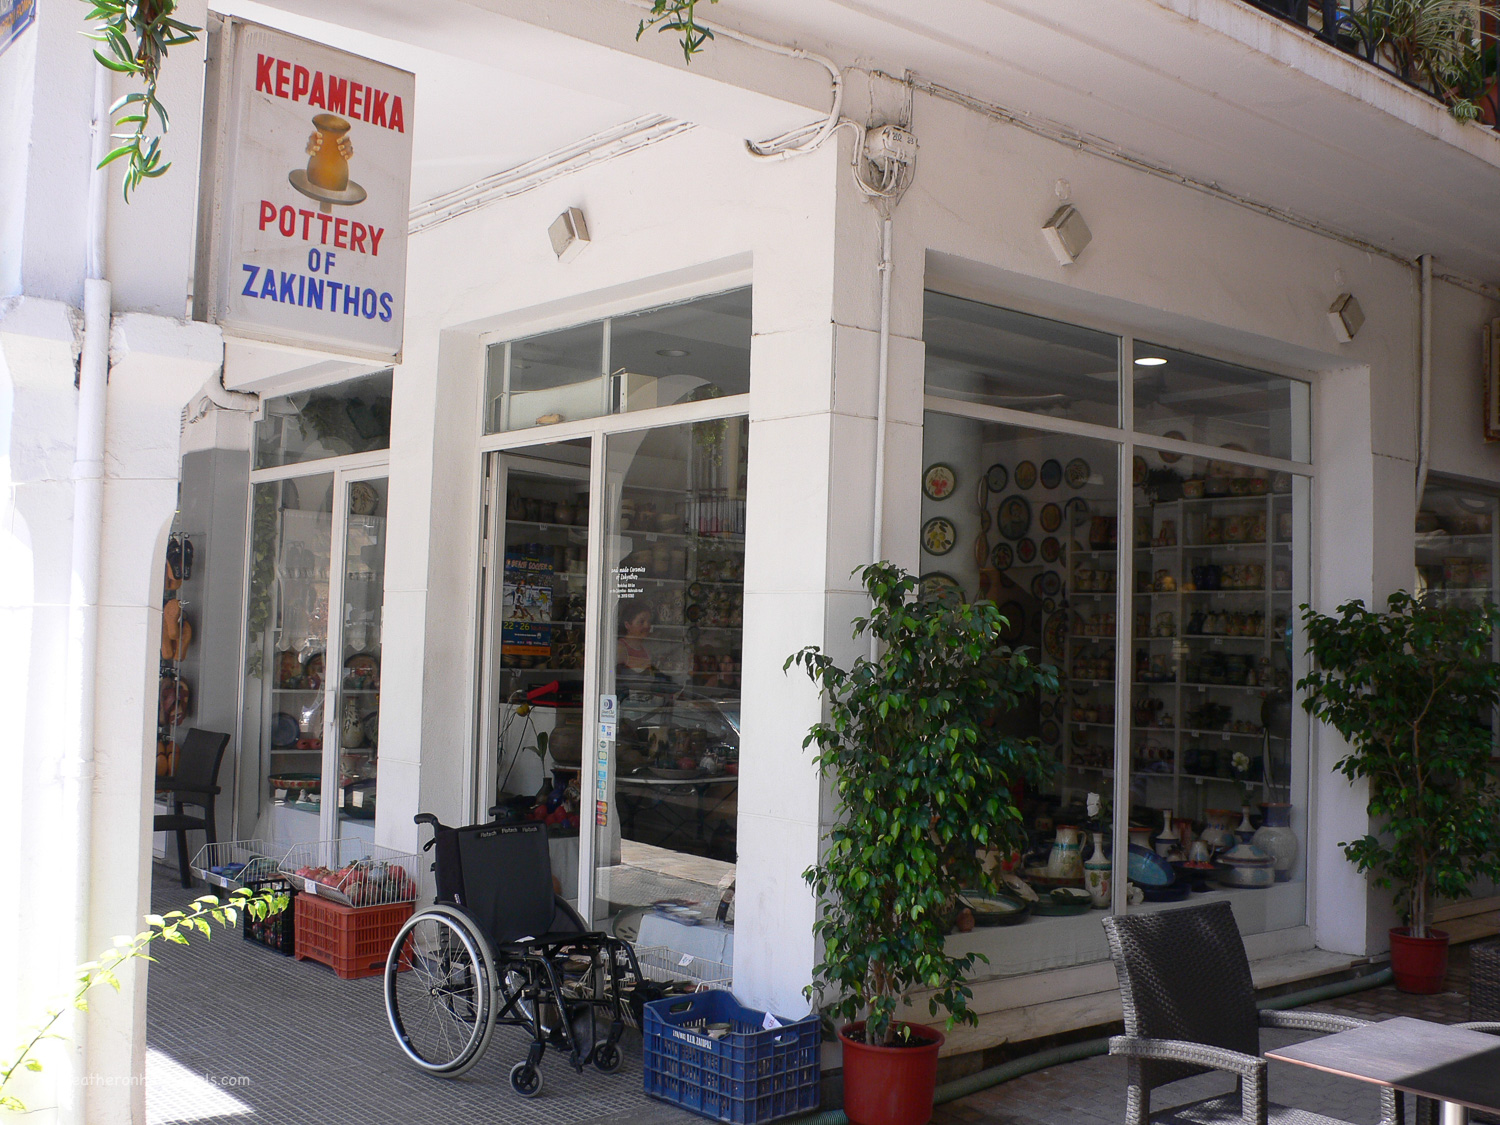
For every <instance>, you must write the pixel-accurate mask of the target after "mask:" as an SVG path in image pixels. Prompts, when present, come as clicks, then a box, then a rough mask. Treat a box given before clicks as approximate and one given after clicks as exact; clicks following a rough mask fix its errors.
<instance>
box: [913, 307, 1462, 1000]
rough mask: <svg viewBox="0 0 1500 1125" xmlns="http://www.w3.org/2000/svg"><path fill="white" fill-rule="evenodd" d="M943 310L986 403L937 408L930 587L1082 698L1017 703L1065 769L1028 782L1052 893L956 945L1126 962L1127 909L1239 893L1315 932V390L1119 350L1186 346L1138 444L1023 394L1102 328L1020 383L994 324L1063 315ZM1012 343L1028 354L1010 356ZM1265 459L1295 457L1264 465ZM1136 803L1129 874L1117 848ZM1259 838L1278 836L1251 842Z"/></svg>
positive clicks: (1065, 379)
mask: <svg viewBox="0 0 1500 1125" xmlns="http://www.w3.org/2000/svg"><path fill="white" fill-rule="evenodd" d="M959 304H961V305H970V304H972V303H971V302H961V303H959ZM927 307H928V309H929V312H931V311H933V310H934V309H936V310H939V311H940V312H941V313H942V316H941V324H940V326H939V335H940V338H941V341H942V343H941V346H940V347H939V348H937V349H934V347H933V346H932V344H931V343H929V345H928V388H927V389H928V392H929V394H930V395H937V396H939V397H943V398H949V399H959V398H962V399H963V401H952V402H951V404H949V405H944V406H943V407H941V408H936V407H935V408H934V409H931V410H929V411H928V412H927V414H926V418H925V430H924V450H925V453H926V456H925V458H924V461H923V481H922V495H923V499H922V521H921V559H922V564H921V577H922V589H923V591H924V594H925V595H927V596H939V595H943V594H950V595H953V596H959V597H962V598H963V599H964V600H966V601H974V600H980V599H988V600H991V601H994V602H995V603H996V604H997V605H998V606H999V607H1000V608H1001V610H1002V612H1003V614H1004V615H1005V616H1006V618H1007V619H1008V621H1009V622H1010V630H1011V635H1010V637H1009V638H1008V639H1009V640H1010V641H1011V642H1012V643H1014V644H1020V645H1025V646H1028V647H1030V648H1032V649H1033V650H1035V652H1036V654H1037V655H1038V656H1039V658H1041V659H1043V660H1045V661H1046V662H1048V663H1050V664H1052V665H1053V666H1054V667H1056V668H1057V670H1058V675H1059V681H1060V690H1059V692H1058V693H1057V694H1056V695H1054V696H1043V697H1040V698H1038V699H1036V700H1033V701H1031V702H1029V703H1028V704H1027V705H1026V706H1025V707H1023V708H1021V709H1018V710H1017V711H1016V712H1014V713H1012V714H1010V715H1006V716H997V719H996V725H997V729H1005V730H1007V732H1010V733H1017V734H1023V735H1028V736H1031V737H1035V738H1037V739H1038V740H1039V741H1040V743H1041V745H1042V746H1043V747H1044V748H1045V749H1047V750H1049V751H1050V752H1051V753H1052V755H1053V756H1054V758H1055V761H1056V769H1055V772H1054V773H1053V776H1052V779H1051V781H1050V782H1049V783H1048V784H1047V785H1045V786H1042V787H1041V788H1039V789H1037V790H1035V791H1033V790H1030V789H1028V790H1026V791H1024V792H1023V793H1022V794H1021V795H1020V802H1021V806H1022V813H1023V816H1024V818H1025V820H1026V823H1027V826H1028V829H1029V834H1030V845H1029V847H1028V848H1027V849H1026V850H1025V851H1024V852H1022V853H1019V854H1016V855H1012V856H1007V857H1000V858H1001V863H1002V866H1004V867H1006V868H1009V869H1010V871H1009V877H1008V882H1009V883H1010V887H1011V889H1012V890H1013V891H1015V892H1016V893H1018V894H1020V895H1022V896H1023V897H1027V898H1031V901H1032V905H1031V907H1030V910H1029V913H1028V915H1027V918H1026V921H1025V922H1024V923H1023V924H1021V925H1017V926H1012V927H1007V928H1005V929H1004V930H997V931H992V932H988V933H986V934H985V935H982V936H980V937H976V936H974V935H970V936H968V937H964V938H956V939H955V940H957V941H961V942H967V943H970V944H975V943H977V945H975V947H976V948H981V947H984V948H988V947H991V946H993V947H995V948H996V949H997V951H998V952H999V958H995V957H992V961H994V962H995V963H996V964H1004V965H1005V969H1004V970H1003V971H1004V972H1005V973H1015V972H1028V971H1035V970H1038V969H1046V968H1053V967H1060V966H1063V965H1068V964H1075V963H1079V962H1084V961H1089V960H1096V959H1102V958H1103V957H1105V956H1106V955H1107V952H1106V948H1105V944H1104V937H1103V932H1102V927H1100V925H1099V921H1098V919H1099V916H1100V913H1101V912H1102V911H1103V910H1105V909H1115V908H1123V909H1126V910H1134V909H1142V910H1156V909H1170V908H1171V906H1172V905H1173V904H1174V903H1186V902H1190V901H1202V900H1204V899H1206V898H1207V899H1212V898H1219V897H1227V898H1229V899H1230V900H1231V901H1233V902H1234V905H1235V914H1236V917H1237V918H1238V919H1239V922H1240V925H1241V929H1242V931H1243V932H1245V933H1247V934H1253V933H1260V932H1265V931H1271V930H1278V929H1284V928H1287V927H1290V926H1296V925H1300V924H1302V922H1303V921H1304V920H1305V917H1306V878H1305V871H1306V856H1305V854H1304V850H1303V845H1305V841H1306V840H1307V819H1306V812H1307V809H1306V794H1307V771H1308V759H1307V720H1306V717H1305V716H1304V715H1302V713H1301V712H1300V710H1298V709H1296V708H1294V707H1293V705H1292V702H1293V701H1292V685H1293V684H1294V683H1295V681H1296V679H1297V677H1298V675H1299V674H1300V671H1299V669H1300V665H1301V657H1300V651H1301V647H1300V641H1299V640H1298V639H1297V636H1296V634H1297V631H1298V629H1299V628H1300V624H1299V622H1298V621H1297V619H1296V614H1295V607H1296V606H1297V605H1299V604H1301V603H1302V602H1304V601H1306V600H1308V588H1307V579H1306V562H1307V549H1306V545H1307V542H1308V538H1309V530H1308V527H1307V525H1306V520H1307V511H1308V497H1309V495H1310V480H1309V477H1308V476H1307V475H1306V469H1305V467H1303V466H1300V465H1298V464H1297V463H1296V461H1295V458H1299V457H1300V458H1303V459H1305V458H1306V448H1305V441H1306V434H1307V433H1308V402H1309V395H1308V393H1307V388H1306V386H1305V385H1302V384H1293V381H1291V380H1288V379H1285V378H1283V377H1280V376H1275V375H1267V374H1264V373H1257V372H1250V371H1247V370H1246V369H1244V368H1239V367H1234V366H1233V365H1228V364H1219V363H1218V362H1217V361H1212V360H1201V359H1200V358H1199V357H1191V356H1188V355H1187V353H1183V352H1175V351H1169V350H1167V349H1160V348H1151V347H1145V346H1142V347H1140V348H1139V349H1138V350H1135V351H1134V352H1132V351H1130V350H1129V342H1128V341H1124V342H1121V341H1115V340H1114V338H1109V339H1110V340H1111V341H1112V342H1111V343H1110V344H1109V345H1108V346H1105V345H1101V344H1099V343H1097V341H1096V342H1094V343H1092V344H1091V345H1090V346H1091V347H1092V349H1093V354H1095V355H1096V356H1098V357H1100V358H1103V357H1104V356H1107V355H1109V354H1111V349H1112V348H1114V347H1116V346H1120V347H1123V348H1126V354H1125V356H1124V359H1125V361H1126V364H1127V366H1129V367H1131V368H1134V364H1133V363H1131V362H1130V361H1131V360H1132V359H1133V358H1135V357H1141V356H1144V357H1146V358H1160V357H1163V356H1165V357H1167V358H1168V360H1169V362H1168V363H1167V364H1148V365H1146V366H1145V368H1143V369H1138V370H1152V369H1155V370H1156V371H1157V372H1158V373H1160V374H1159V375H1158V376H1154V377H1153V378H1154V380H1155V381H1154V382H1153V383H1152V389H1151V391H1150V393H1148V394H1145V395H1142V394H1141V393H1140V391H1139V389H1137V398H1136V402H1135V409H1136V410H1137V411H1138V413H1136V414H1135V415H1134V417H1132V416H1131V409H1130V404H1128V403H1127V404H1126V407H1125V412H1124V414H1123V416H1122V418H1121V421H1122V422H1123V423H1124V424H1123V425H1121V426H1119V427H1118V428H1117V429H1114V437H1113V439H1108V438H1105V437H1090V438H1083V437H1081V436H1078V435H1076V434H1072V433H1068V432H1066V430H1067V428H1068V427H1067V424H1066V422H1065V423H1064V424H1063V425H1062V426H1059V427H1058V428H1056V429H1049V421H1048V419H1047V418H1044V417H1040V416H1038V415H1039V414H1040V413H1042V412H1041V411H1038V410H1036V409H1033V408H1032V407H1030V406H1024V405H1017V404H1018V403H1019V402H1020V401H1021V399H1022V398H1023V397H1024V394H1025V393H1026V392H1027V391H1029V389H1030V388H1032V387H1034V386H1042V385H1045V384H1046V378H1045V375H1046V371H1047V369H1048V366H1049V354H1052V353H1053V352H1054V351H1055V366H1056V369H1057V371H1058V379H1057V380H1056V383H1057V385H1059V386H1064V387H1066V386H1070V385H1072V382H1071V381H1074V380H1076V379H1077V377H1078V375H1079V366H1078V357H1079V346H1078V340H1079V339H1080V336H1079V335H1075V334H1072V333H1071V332H1070V331H1056V332H1053V331H1052V330H1050V329H1049V330H1048V332H1049V334H1048V335H1046V336H1043V335H1042V334H1040V333H1033V334H1032V335H1030V336H1029V337H1028V339H1029V340H1030V341H1031V343H1030V345H1029V346H1028V350H1027V352H1026V354H1027V365H1026V373H1025V378H1024V379H1011V378H1010V377H1009V376H1002V374H1001V373H1003V372H1005V371H1007V370H1009V369H1012V368H1013V367H1014V364H1013V363H1012V360H1011V357H1012V356H1013V355H1014V353H1015V349H1016V347H1017V345H1016V336H1015V332H1010V333H1008V334H1006V335H1004V336H998V335H996V334H995V332H994V329H993V326H994V325H996V324H1007V325H1009V326H1010V327H1011V328H1012V329H1015V327H1016V326H1017V325H1031V326H1035V325H1036V324H1041V325H1050V324H1051V323H1052V322H1047V321H1036V319H1035V318H1030V317H1024V318H1023V317H1018V316H1017V314H1009V313H1005V312H1004V310H990V311H989V312H988V313H986V314H984V315H981V314H979V313H973V312H970V313H969V314H968V323H970V324H972V325H975V326H976V327H975V329H974V331H973V332H972V334H971V335H970V336H969V337H964V336H963V335H962V334H959V333H956V331H955V325H956V324H958V323H960V322H959V321H958V320H956V319H955V318H954V317H952V316H951V315H949V310H951V309H952V308H954V307H955V305H954V302H953V299H952V298H941V299H939V298H937V297H936V296H935V295H932V294H929V296H928V306H927ZM1078 331H1079V332H1080V333H1082V331H1083V330H1078ZM1091 335H1095V336H1097V334H1091ZM1049 341H1051V343H1050V344H1049ZM990 348H1000V349H1004V351H1003V354H1000V355H997V356H995V357H993V358H990V357H989V356H988V351H987V350H988V349H990ZM958 355H964V356H966V357H968V358H967V359H966V360H965V361H964V365H958V364H956V362H955V357H956V356H958ZM1179 361H1180V362H1179ZM959 366H963V369H964V370H967V371H969V372H971V373H972V372H978V371H986V372H990V373H991V374H990V375H989V376H987V377H986V380H985V381H984V382H983V384H982V387H983V389H982V391H980V390H977V389H976V388H978V387H980V386H981V384H978V383H974V382H970V383H969V384H968V393H966V395H954V394H953V393H952V389H953V387H954V385H955V379H956V377H955V371H956V370H957V369H958V367H959ZM1162 372H1164V373H1162ZM1136 386H1137V388H1139V386H1140V381H1139V377H1137V381H1136ZM1007 395H1011V396H1013V398H1012V400H1011V401H1010V402H1008V403H1007V401H1006V399H1007ZM1075 401H1087V400H1081V399H1080V400H1075ZM1092 401H1093V402H1094V403H1095V405H1096V406H1097V405H1098V404H1099V403H1100V400H1099V399H1098V398H1095V399H1093V400H1092ZM967 402H976V403H982V404H984V405H985V406H997V405H1009V406H1010V408H1011V410H1012V411H1014V412H1015V414H1016V417H1015V418H1014V419H1013V420H1011V419H1009V418H1007V419H1005V420H999V419H996V418H995V417H994V411H993V410H988V411H986V410H983V409H982V407H981V409H980V410H975V411H974V412H973V413H968V409H969V408H967V407H966V403H967ZM1164 404H1166V405H1165V406H1164ZM1168 408H1170V409H1168ZM1007 413H1009V411H1008V412H1007ZM1067 417H1068V420H1069V421H1072V420H1076V418H1077V415H1076V414H1073V415H1068V416H1067ZM1133 424H1134V426H1135V431H1139V430H1140V429H1142V428H1145V427H1148V426H1149V427H1153V430H1152V432H1153V433H1155V432H1156V431H1157V430H1160V431H1162V436H1164V434H1165V431H1166V430H1168V429H1172V428H1175V427H1183V432H1182V433H1181V434H1173V435H1172V437H1173V438H1174V439H1179V440H1181V441H1182V442H1183V446H1182V447H1180V448H1179V447H1176V446H1175V444H1174V447H1173V448H1170V449H1161V450H1158V449H1154V448H1146V447H1145V443H1148V442H1150V440H1151V437H1150V435H1148V434H1146V433H1140V432H1134V431H1132V428H1131V427H1132V425H1133ZM1136 441H1139V442H1141V443H1142V444H1140V445H1136V447H1135V448H1134V449H1133V450H1131V449H1130V443H1134V442H1136ZM1246 453H1251V454H1258V455H1260V456H1261V457H1263V458H1268V459H1269V458H1275V459H1277V460H1278V461H1280V462H1281V465H1280V467H1276V468H1272V467H1268V466H1265V465H1251V464H1247V463H1246V462H1245V460H1244V459H1243V455H1244V454H1246ZM1122 461H1123V462H1125V463H1124V465H1123V468H1122V464H1121V463H1122ZM1471 573H1472V572H1471ZM1122 778H1123V782H1122V781H1121V780H1120V779H1122ZM1091 795H1093V800H1091ZM1099 804H1103V805H1104V808H1103V811H1102V812H1100V811H1096V810H1097V809H1098V805H1099ZM1121 818H1124V821H1125V825H1126V827H1127V834H1128V836H1129V841H1130V851H1129V859H1128V867H1127V864H1126V862H1125V861H1124V860H1123V858H1122V857H1119V856H1116V855H1114V851H1113V831H1112V829H1113V826H1115V825H1117V824H1118V822H1119V820H1120V819H1121ZM1240 834H1243V835H1242V836H1241V835H1240ZM1242 842H1249V843H1251V844H1252V846H1253V847H1254V848H1255V849H1256V850H1253V851H1252V850H1250V849H1249V848H1246V849H1242V850H1241V851H1240V852H1238V853H1236V852H1234V851H1232V849H1233V848H1235V847H1236V846H1238V845H1240V844H1241V843H1242ZM1106 853H1107V854H1106ZM1091 856H1092V860H1093V861H1092V864H1090V862H1089V861H1090V858H1091ZM1108 861H1113V862H1108ZM1091 868H1092V869H1091ZM1105 876H1107V877H1109V878H1111V879H1112V881H1113V885H1114V894H1113V895H1112V896H1103V895H1095V896H1094V898H1093V900H1092V901H1091V902H1090V903H1089V905H1088V906H1087V907H1085V906H1083V905H1082V904H1081V902H1080V904H1079V905H1077V906H1074V905H1072V904H1069V903H1066V902H1063V903H1059V902H1058V901H1057V900H1058V899H1059V898H1067V897H1069V896H1067V895H1058V894H1057V893H1056V892H1057V890H1058V888H1059V887H1060V886H1061V887H1063V888H1066V889H1079V890H1087V888H1088V885H1089V881H1090V880H1092V881H1093V882H1094V883H1095V884H1096V885H1097V883H1098V882H1099V880H1100V879H1101V878H1102V877H1105ZM1031 896H1034V898H1032V897H1031ZM1070 911H1073V913H1072V915H1071V916H1069V912H1070Z"/></svg>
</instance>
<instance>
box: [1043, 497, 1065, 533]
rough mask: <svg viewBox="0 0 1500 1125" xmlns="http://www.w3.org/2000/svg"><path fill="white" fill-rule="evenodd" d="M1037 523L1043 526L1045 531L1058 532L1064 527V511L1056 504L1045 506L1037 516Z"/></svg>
mask: <svg viewBox="0 0 1500 1125" xmlns="http://www.w3.org/2000/svg"><path fill="white" fill-rule="evenodd" d="M1037 522H1038V523H1039V524H1041V525H1042V530H1043V531H1056V530H1057V529H1058V528H1060V527H1061V526H1062V509H1061V508H1059V507H1058V506H1057V505H1056V504H1050V503H1049V504H1043V505H1042V510H1041V512H1040V513H1038V515H1037Z"/></svg>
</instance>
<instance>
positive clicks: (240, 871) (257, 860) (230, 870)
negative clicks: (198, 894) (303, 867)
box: [188, 840, 287, 891]
mask: <svg viewBox="0 0 1500 1125" xmlns="http://www.w3.org/2000/svg"><path fill="white" fill-rule="evenodd" d="M286 849H287V845H285V844H275V843H271V842H270V841H267V840H225V841H223V842H221V843H217V844H205V845H204V846H203V847H201V848H199V849H198V854H197V855H196V856H194V857H193V862H192V863H190V864H189V865H188V866H189V868H190V869H191V870H192V872H193V874H194V875H196V876H198V878H200V879H202V880H203V881H204V882H205V883H208V884H210V885H211V886H215V887H223V888H224V889H225V890H228V891H238V890H243V889H244V888H245V887H248V886H249V885H250V884H251V883H257V882H261V881H263V880H266V879H274V878H275V877H276V875H277V873H278V872H279V871H280V869H281V859H282V857H283V856H284V855H285V854H286Z"/></svg>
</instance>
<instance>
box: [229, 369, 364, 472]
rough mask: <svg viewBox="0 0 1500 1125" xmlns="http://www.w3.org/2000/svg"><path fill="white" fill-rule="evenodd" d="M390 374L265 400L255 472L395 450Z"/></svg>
mask: <svg viewBox="0 0 1500 1125" xmlns="http://www.w3.org/2000/svg"><path fill="white" fill-rule="evenodd" d="M391 383H392V374H391V372H390V371H381V372H377V373H376V374H374V375H366V376H363V377H361V378H358V379H350V380H347V381H346V382H343V383H338V384H336V385H334V386H331V387H319V388H318V389H316V390H312V391H302V392H300V393H298V394H294V395H282V396H280V397H278V398H271V399H267V400H266V403H265V409H264V412H263V416H262V417H261V420H260V421H259V422H257V423H256V424H255V467H256V468H257V469H271V468H276V467H277V466H280V465H296V464H301V463H302V462H304V461H319V460H322V459H323V458H325V457H342V456H344V455H346V454H349V453H369V452H371V451H373V450H377V449H389V448H390V446H391Z"/></svg>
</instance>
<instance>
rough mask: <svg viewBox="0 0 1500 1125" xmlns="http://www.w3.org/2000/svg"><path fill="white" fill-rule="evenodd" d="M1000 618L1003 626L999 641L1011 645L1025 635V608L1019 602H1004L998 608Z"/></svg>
mask: <svg viewBox="0 0 1500 1125" xmlns="http://www.w3.org/2000/svg"><path fill="white" fill-rule="evenodd" d="M1000 616H1001V617H1003V618H1005V625H1004V626H1003V627H1002V628H1001V630H1000V639H1001V640H1002V641H1004V642H1005V643H1006V644H1008V645H1013V644H1015V643H1016V642H1017V641H1019V640H1020V639H1021V638H1022V637H1024V636H1025V635H1026V607H1025V606H1023V605H1022V604H1021V603H1020V602H1014V601H1012V602H1005V603H1003V604H1002V605H1001V606H1000Z"/></svg>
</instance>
